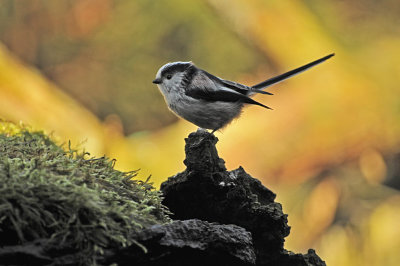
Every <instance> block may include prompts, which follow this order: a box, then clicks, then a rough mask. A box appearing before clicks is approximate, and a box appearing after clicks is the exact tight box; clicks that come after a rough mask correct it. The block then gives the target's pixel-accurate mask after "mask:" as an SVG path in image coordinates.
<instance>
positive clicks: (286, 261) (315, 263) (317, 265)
mask: <svg viewBox="0 0 400 266" xmlns="http://www.w3.org/2000/svg"><path fill="white" fill-rule="evenodd" d="M293 265H296V266H326V264H325V262H324V261H323V260H321V258H320V257H318V255H317V254H316V253H315V250H313V249H309V250H308V253H307V254H304V255H303V254H295V253H293V252H290V251H286V250H285V251H284V252H283V254H282V256H281V257H280V258H279V266H293Z"/></svg>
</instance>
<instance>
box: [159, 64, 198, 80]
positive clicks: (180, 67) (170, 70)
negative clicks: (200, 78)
mask: <svg viewBox="0 0 400 266" xmlns="http://www.w3.org/2000/svg"><path fill="white" fill-rule="evenodd" d="M190 66H191V64H190V63H175V64H172V65H170V66H168V67H166V68H165V69H163V70H162V71H161V76H164V77H166V76H167V75H168V74H170V75H173V74H175V73H176V72H183V71H185V70H186V69H187V68H188V67H190Z"/></svg>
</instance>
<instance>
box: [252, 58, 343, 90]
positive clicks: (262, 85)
mask: <svg viewBox="0 0 400 266" xmlns="http://www.w3.org/2000/svg"><path fill="white" fill-rule="evenodd" d="M334 55H335V54H330V55H327V56H325V57H322V58H320V59H318V60H315V61H314V62H311V63H308V64H306V65H304V66H301V67H299V68H296V69H293V70H290V71H289V72H286V73H284V74H281V75H278V76H276V77H273V78H270V79H267V80H266V81H263V82H261V83H258V84H256V85H254V86H252V87H251V88H252V89H255V90H254V91H255V92H257V91H256V90H261V89H265V88H267V87H269V86H271V85H273V84H276V83H278V82H281V81H283V80H285V79H288V78H291V77H293V76H294V75H297V74H300V73H301V72H303V71H306V70H307V69H310V68H312V67H314V66H316V65H318V64H320V63H322V62H324V61H325V60H328V59H329V58H331V57H332V56H334ZM260 93H266V92H264V91H260ZM268 94H269V93H268Z"/></svg>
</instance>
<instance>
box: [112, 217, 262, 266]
mask: <svg viewBox="0 0 400 266" xmlns="http://www.w3.org/2000/svg"><path fill="white" fill-rule="evenodd" d="M136 238H137V241H138V242H140V243H142V244H143V245H144V246H145V247H146V249H147V250H148V252H147V253H146V254H144V252H143V250H140V249H139V248H138V247H137V245H132V246H130V247H127V248H125V249H122V250H119V251H118V252H116V253H115V254H113V256H112V257H109V259H108V261H110V262H114V263H117V264H118V265H120V266H121V265H133V264H134V265H151V266H155V265H160V266H161V265H162V266H164V265H174V266H180V265H182V266H186V265H193V266H197V265H199V266H200V265H201V266H203V265H227V266H228V265H229V266H230V265H254V264H255V254H254V251H253V246H252V241H251V234H250V233H249V232H247V231H246V230H245V229H243V228H241V227H239V226H236V225H220V224H216V223H208V222H205V221H201V220H196V219H194V220H186V221H174V222H172V223H170V224H165V225H154V226H152V227H150V228H148V229H145V230H144V231H142V232H141V233H139V234H138V235H137V237H136ZM133 262H134V263H133Z"/></svg>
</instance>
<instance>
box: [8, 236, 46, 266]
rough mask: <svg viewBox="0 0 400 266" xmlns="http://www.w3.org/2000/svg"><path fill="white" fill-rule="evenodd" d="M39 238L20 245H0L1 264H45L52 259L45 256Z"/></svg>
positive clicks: (42, 244)
mask: <svg viewBox="0 0 400 266" xmlns="http://www.w3.org/2000/svg"><path fill="white" fill-rule="evenodd" d="M43 247H44V243H43V242H42V241H41V240H36V241H34V242H28V243H24V244H21V245H14V246H3V247H0V264H1V265H28V264H29V265H47V264H49V263H51V262H52V259H51V258H50V257H48V256H47V254H46V251H45V250H44V248H43Z"/></svg>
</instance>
